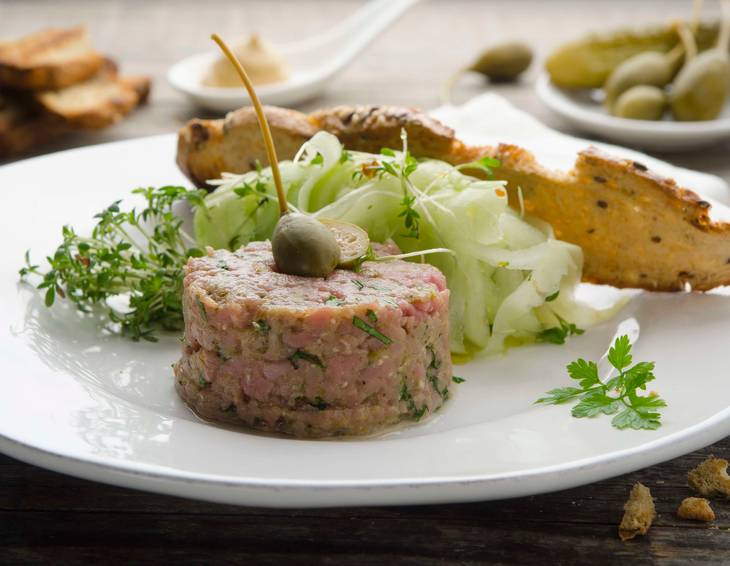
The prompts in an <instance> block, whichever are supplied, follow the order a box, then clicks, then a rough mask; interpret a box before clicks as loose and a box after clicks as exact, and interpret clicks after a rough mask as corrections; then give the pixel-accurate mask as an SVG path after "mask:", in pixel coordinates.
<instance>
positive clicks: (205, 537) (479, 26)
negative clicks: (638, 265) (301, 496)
mask: <svg viewBox="0 0 730 566" xmlns="http://www.w3.org/2000/svg"><path fill="white" fill-rule="evenodd" d="M360 4H361V2H355V1H334V0H321V1H293V0H289V1H273V2H264V1H263V0H261V1H255V2H250V1H244V0H225V1H222V2H215V3H202V2H193V1H181V2H167V1H163V0H145V1H144V2H143V1H141V0H139V1H129V2H124V1H123V0H109V1H98V2H87V1H84V0H69V1H62V0H55V1H54V0H44V1H40V0H37V1H34V2H28V1H24V0H3V2H2V3H1V4H0V37H7V36H14V35H18V34H22V33H25V32H29V31H32V30H35V29H37V28H39V27H42V26H46V25H66V24H74V23H78V22H85V23H87V24H88V25H89V28H90V30H91V32H92V35H93V38H94V42H95V44H96V45H97V46H98V47H99V48H100V49H101V50H103V51H104V52H107V53H109V54H110V55H112V56H113V57H114V58H116V59H117V60H118V61H119V62H120V63H121V66H122V69H123V70H125V71H129V72H135V73H140V72H141V73H149V74H150V75H152V76H153V77H154V78H155V85H154V91H153V95H152V97H151V101H150V104H149V105H148V106H146V107H145V108H143V109H141V110H139V111H137V112H136V113H135V114H134V115H132V116H131V117H130V118H129V119H127V120H125V121H124V122H122V123H121V124H119V125H117V126H116V127H114V128H111V129H109V130H107V131H104V132H100V133H98V134H94V135H91V134H89V135H79V136H76V137H74V138H70V139H65V140H64V141H63V143H62V144H60V145H57V146H54V147H51V148H45V150H46V151H48V150H51V149H62V148H68V147H74V146H78V145H85V144H91V143H99V142H104V141H110V140H117V139H126V138H130V137H136V136H144V135H150V134H156V133H162V132H170V131H174V130H175V129H177V128H178V127H180V126H181V125H182V124H183V123H184V122H185V121H187V120H188V119H190V118H192V117H193V116H204V115H206V114H205V113H204V112H200V111H199V110H196V109H195V108H193V107H191V106H190V105H189V104H188V103H187V101H186V100H185V99H183V98H182V97H181V96H179V95H178V94H176V93H175V92H174V91H173V90H172V89H171V87H170V86H169V85H167V84H166V81H165V78H164V75H165V71H166V69H167V67H168V66H169V65H170V64H171V63H173V62H174V61H176V60H178V59H179V58H181V57H184V56H186V55H190V54H193V53H196V52H198V51H200V50H203V49H208V48H210V47H211V45H210V42H209V40H208V35H209V33H210V32H212V31H217V32H219V33H221V34H222V35H223V36H224V37H229V38H230V37H235V36H236V35H238V34H243V33H246V32H250V31H254V30H257V31H261V32H262V33H263V35H264V36H265V37H267V38H269V39H270V40H272V41H274V42H277V41H288V40H292V39H296V38H303V37H306V36H308V35H310V34H315V33H317V32H318V31H321V30H323V29H326V28H327V27H328V26H330V25H332V24H333V23H334V22H336V21H338V20H339V19H341V18H343V17H345V16H346V15H347V14H349V13H351V12H352V11H353V10H354V9H355V8H356V7H357V6H358V5H360ZM708 4H714V3H708ZM716 8H717V7H716V6H715V5H711V6H708V8H707V10H708V12H710V11H714V10H716ZM688 9H689V0H682V1H679V0H674V1H666V0H665V1H662V2H659V1H656V2H654V1H646V2H642V3H637V2H633V1H623V0H606V1H602V2H597V1H592V2H590V3H589V2H586V1H579V0H573V1H567V0H561V1H559V2H558V1H552V2H544V1H539V0H531V1H529V0H524V1H506V0H499V1H498V0H492V1H482V2H477V1H472V2H469V1H458V2H451V1H449V2H446V1H445V0H444V1H440V2H436V1H433V2H424V3H422V4H420V5H418V6H417V7H415V8H414V9H413V10H412V11H411V12H410V13H408V14H407V15H406V16H405V17H404V18H403V19H402V20H401V21H400V22H398V23H397V24H396V25H395V26H394V27H393V28H392V29H390V30H389V31H388V32H386V33H385V34H384V35H383V36H382V37H380V38H379V39H378V40H377V41H376V42H375V43H374V44H373V45H372V46H371V48H370V49H369V50H368V51H367V52H366V53H365V54H363V55H362V57H361V58H360V59H358V61H356V62H355V63H353V65H352V66H351V67H350V68H349V69H347V70H346V71H345V72H344V73H343V74H342V75H341V76H340V77H338V78H337V79H335V80H333V81H332V84H331V87H330V89H329V91H328V92H327V94H326V95H325V96H323V97H321V98H320V99H317V100H313V101H310V102H308V103H307V104H304V105H302V109H305V110H309V109H313V108H315V107H319V106H329V105H334V104H342V103H348V104H349V103H376V104H401V105H410V106H420V107H423V108H431V107H434V106H436V105H438V104H439V100H438V92H439V86H440V84H441V81H442V80H443V79H444V78H445V77H446V76H447V75H448V74H449V73H450V72H452V71H453V70H454V69H456V68H458V67H459V66H461V65H463V64H464V63H465V62H467V61H468V60H469V59H470V58H471V57H472V56H474V54H475V53H477V52H478V51H479V49H480V48H481V47H482V46H485V45H487V44H489V43H490V42H492V41H497V40H499V39H503V38H508V37H519V38H522V39H525V40H527V41H529V42H530V43H532V44H533V45H534V46H535V49H536V51H537V53H538V63H537V64H535V65H534V66H533V68H532V69H531V70H530V72H529V73H528V74H527V76H526V77H525V79H524V80H523V81H522V82H521V83H519V84H517V85H503V86H494V87H488V86H486V85H484V84H483V83H482V82H481V81H480V80H478V79H476V78H474V77H465V78H464V79H463V81H461V83H460V84H459V87H458V88H457V90H456V91H455V98H456V99H457V101H463V100H466V99H468V98H469V97H471V96H474V95H476V94H478V93H480V92H483V91H484V90H485V89H487V88H493V89H494V91H495V92H498V93H500V94H502V95H504V96H506V97H508V98H509V99H510V100H511V101H512V102H513V103H514V104H516V105H517V106H519V107H521V108H523V109H525V110H527V111H529V112H531V113H533V114H534V115H536V116H537V117H538V118H540V119H541V120H543V121H544V122H546V123H548V124H550V125H552V126H554V127H564V125H563V124H561V123H560V121H559V120H558V119H557V118H555V117H554V116H552V115H550V114H549V113H548V112H547V110H545V109H544V108H543V107H542V106H541V104H540V103H539V101H538V100H537V99H536V96H535V94H534V90H533V84H534V80H535V78H536V75H537V72H538V70H539V67H540V59H541V58H542V56H544V55H545V53H547V52H548V51H549V50H550V49H551V48H552V47H554V46H555V45H557V44H558V43H559V42H561V41H564V40H566V39H569V38H572V37H574V36H577V35H580V34H581V33H583V32H584V31H585V30H588V29H603V28H606V29H608V28H612V27H617V26H621V25H626V24H635V25H641V24H643V23H651V22H654V21H657V20H667V19H670V18H673V17H679V16H682V15H684V14H685V13H686V11H688ZM505 141H509V140H505ZM660 157H663V158H665V159H668V160H670V161H672V162H674V163H676V164H680V165H685V166H688V167H694V168H697V169H700V170H703V171H707V172H710V173H715V174H718V175H720V176H723V177H724V178H725V179H730V144H720V145H718V146H716V147H713V148H711V149H709V150H702V151H697V152H693V153H682V154H673V155H662V156H660ZM709 453H715V454H716V455H723V456H726V457H727V456H728V455H730V439H725V440H724V441H722V442H720V443H718V444H716V445H715V446H713V447H711V448H708V449H705V450H701V451H698V452H696V453H694V454H691V455H688V456H686V457H683V458H680V459H678V460H675V461H672V462H669V463H666V464H663V465H660V466H655V467H652V468H649V469H646V470H642V471H640V472H637V473H635V474H631V475H629V476H623V477H619V478H615V479H612V480H608V481H604V482H601V483H599V484H595V485H590V486H586V487H583V488H579V489H574V490H570V491H566V492H560V493H555V494H549V495H543V496H539V497H531V498H525V499H518V500H511V501H503V502H492V503H475V504H469V505H443V506H429V507H395V508H370V509H363V508H357V509H336V510H307V511H277V510H267V509H252V508H237V507H227V506H223V505H212V504H207V503H200V502H195V501H186V500H182V499H176V498H171V497H165V496H158V495H150V494H146V493H140V492H135V491H130V490H125V489H119V488H113V487H108V486H105V485H100V484H95V483H91V482H87V481H81V480H76V479H73V478H69V477H65V476H61V475H58V474H56V473H52V472H47V471H44V470H41V469H38V468H35V467H32V466H28V465H25V464H22V463H20V462H17V461H14V460H11V459H9V458H6V457H0V527H1V528H0V562H2V563H18V562H29V561H39V560H43V561H48V562H53V563H81V562H89V561H93V562H97V561H112V562H125V563H139V562H145V561H149V562H161V561H165V562H172V561H183V562H194V563H211V562H214V561H216V560H217V561H221V560H222V561H226V562H228V561H243V560H246V561H249V562H254V563H256V564H278V563H281V562H284V561H287V562H288V563H292V564H312V563H315V562H321V563H325V564H338V565H339V564H363V563H366V564H367V563H383V564H391V563H401V564H444V563H464V564H470V563H484V562H493V563H504V564H573V563H587V562H592V563H595V564H610V563H614V562H618V561H619V560H621V561H624V563H626V564H651V563H660V564H687V563H696V564H728V563H730V503H726V502H720V501H717V502H715V504H714V507H715V510H716V513H717V520H716V521H715V522H714V523H713V524H711V525H705V524H700V523H690V522H687V521H682V520H679V519H677V518H676V516H675V514H674V512H675V510H676V507H677V505H678V503H679V501H680V500H681V499H682V498H683V497H685V496H687V495H689V491H688V488H687V487H686V472H687V470H688V469H690V468H691V467H693V466H694V465H696V464H697V463H698V462H699V461H701V459H702V458H704V457H705V456H706V455H707V454H709ZM635 481H642V482H644V483H645V484H647V485H649V486H650V487H651V489H652V491H653V493H654V495H655V497H656V498H657V507H658V512H659V516H658V518H657V520H656V522H655V525H654V527H653V528H652V531H651V533H650V535H649V536H648V537H645V538H641V539H637V540H635V541H633V542H629V543H622V542H620V541H619V540H618V539H617V536H616V525H617V524H618V521H619V520H620V517H621V514H622V505H623V502H624V500H625V499H626V496H627V493H628V491H629V489H630V486H631V485H632V483H633V482H635Z"/></svg>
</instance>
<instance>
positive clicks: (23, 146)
mask: <svg viewBox="0 0 730 566" xmlns="http://www.w3.org/2000/svg"><path fill="white" fill-rule="evenodd" d="M69 131H70V130H69V127H68V126H67V125H66V124H64V123H63V122H62V121H60V120H58V119H56V118H53V117H52V116H48V115H46V114H44V113H42V112H41V111H40V110H39V109H38V108H36V107H34V106H33V105H31V104H28V103H27V102H23V101H22V100H20V99H18V98H17V97H13V96H10V95H7V94H5V95H0V159H4V158H7V157H12V156H14V155H19V154H22V153H25V152H27V151H30V150H33V149H35V148H37V147H38V146H41V145H44V144H46V143H49V142H51V141H53V140H54V139H56V138H58V137H60V136H62V135H63V134H65V133H67V132H69Z"/></svg>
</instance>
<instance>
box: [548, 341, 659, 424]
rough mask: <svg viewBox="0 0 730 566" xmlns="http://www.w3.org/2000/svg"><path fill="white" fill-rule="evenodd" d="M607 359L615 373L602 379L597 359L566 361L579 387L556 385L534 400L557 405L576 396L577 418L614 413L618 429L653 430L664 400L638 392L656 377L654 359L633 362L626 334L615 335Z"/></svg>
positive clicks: (573, 411)
mask: <svg viewBox="0 0 730 566" xmlns="http://www.w3.org/2000/svg"><path fill="white" fill-rule="evenodd" d="M608 361H609V362H610V363H611V365H612V366H613V367H614V368H616V371H618V375H617V376H615V377H612V378H610V379H608V380H607V381H606V382H605V383H603V382H602V381H601V380H600V378H599V377H598V365H597V364H596V362H587V361H585V360H584V359H578V360H576V361H574V362H571V363H570V364H568V375H570V377H571V379H574V380H576V381H577V382H578V385H579V387H559V388H557V389H552V390H551V391H548V392H547V396H546V397H542V398H540V399H538V400H537V401H535V403H545V404H547V405H559V404H562V403H567V402H568V401H575V400H579V403H578V404H577V405H575V406H574V407H573V409H572V411H571V412H572V415H573V416H574V417H576V418H583V417H595V416H597V415H600V414H604V415H615V416H614V417H613V419H612V420H611V424H612V425H613V426H614V427H616V428H618V429H625V428H632V429H637V430H638V429H648V430H654V429H657V428H659V426H660V425H661V422H660V421H661V415H660V414H659V411H658V410H659V409H660V408H661V407H666V406H667V404H666V402H665V401H664V400H663V399H661V398H660V397H659V396H658V395H657V394H656V393H654V392H651V393H649V394H648V395H645V396H641V395H638V390H643V391H645V390H646V384H647V383H649V382H650V381H653V380H654V379H655V376H654V373H653V372H654V362H639V363H637V364H635V365H634V366H632V367H629V366H630V365H631V362H632V356H631V342H629V337H628V336H625V335H624V336H621V337H619V338H616V341H615V342H614V344H613V346H612V347H611V349H610V350H609V351H608Z"/></svg>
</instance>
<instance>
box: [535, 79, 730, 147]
mask: <svg viewBox="0 0 730 566" xmlns="http://www.w3.org/2000/svg"><path fill="white" fill-rule="evenodd" d="M537 94H538V96H539V97H540V99H541V100H542V102H543V103H544V104H545V105H546V106H547V107H548V108H550V110H552V111H554V112H555V113H557V114H559V115H560V116H562V117H563V118H564V119H565V120H567V121H568V122H569V123H570V124H572V125H574V126H576V127H578V128H580V129H581V130H584V131H586V132H590V133H592V134H595V135H597V136H600V137H602V138H605V139H609V140H613V141H615V142H619V143H622V144H627V145H633V146H636V147H642V148H648V149H656V150H665V151H676V150H684V149H688V150H690V149H697V148H699V147H703V146H709V145H712V144H714V143H717V142H719V141H722V140H726V139H730V101H729V102H728V104H726V105H725V110H724V111H723V113H722V115H721V116H720V117H719V118H718V119H716V120H709V121H707V122H677V121H674V120H671V119H669V118H666V119H665V120H660V121H651V120H628V119H626V118H616V117H615V116H611V115H610V114H608V112H607V111H606V109H605V108H604V107H603V106H601V105H600V104H598V103H596V102H595V101H594V100H593V98H592V97H591V92H590V91H589V90H569V89H562V88H559V87H557V86H555V85H554V84H553V83H552V82H551V81H550V77H549V75H548V74H547V73H543V74H542V75H540V77H539V78H538V80H537Z"/></svg>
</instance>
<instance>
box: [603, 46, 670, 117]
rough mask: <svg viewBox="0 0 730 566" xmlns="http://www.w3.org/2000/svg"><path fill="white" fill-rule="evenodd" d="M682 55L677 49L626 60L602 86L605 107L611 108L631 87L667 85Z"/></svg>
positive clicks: (647, 52) (639, 55)
mask: <svg viewBox="0 0 730 566" xmlns="http://www.w3.org/2000/svg"><path fill="white" fill-rule="evenodd" d="M683 53H684V50H683V49H682V48H681V47H678V48H675V49H673V50H672V51H670V52H669V53H659V52H658V51H646V52H644V53H639V54H638V55H634V56H633V57H630V58H628V59H626V61H624V62H623V63H621V64H620V65H619V66H618V67H616V68H615V69H614V70H613V72H612V73H611V74H610V75H609V76H608V79H607V80H606V84H604V85H603V91H604V93H605V95H606V99H605V103H606V107H607V108H611V107H612V106H613V104H614V102H616V99H617V98H618V97H619V96H621V94H623V93H624V92H626V91H627V90H629V89H630V88H631V87H634V86H638V85H648V86H656V87H662V86H665V85H667V84H669V82H670V81H671V80H672V77H673V76H674V73H675V72H676V70H677V66H678V63H679V61H680V60H681V58H682V54H683Z"/></svg>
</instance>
